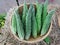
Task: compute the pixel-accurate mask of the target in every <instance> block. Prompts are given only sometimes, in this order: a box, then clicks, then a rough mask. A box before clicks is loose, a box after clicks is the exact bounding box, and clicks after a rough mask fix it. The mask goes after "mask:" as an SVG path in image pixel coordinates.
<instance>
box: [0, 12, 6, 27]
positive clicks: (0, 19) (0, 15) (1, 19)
mask: <svg viewBox="0 0 60 45" xmlns="http://www.w3.org/2000/svg"><path fill="white" fill-rule="evenodd" d="M5 17H6V13H0V28H1V27H3V26H4V23H5Z"/></svg>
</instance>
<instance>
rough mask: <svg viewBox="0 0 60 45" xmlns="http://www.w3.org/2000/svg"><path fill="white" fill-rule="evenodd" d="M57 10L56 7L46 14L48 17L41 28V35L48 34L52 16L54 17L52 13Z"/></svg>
mask: <svg viewBox="0 0 60 45" xmlns="http://www.w3.org/2000/svg"><path fill="white" fill-rule="evenodd" d="M54 12H55V9H54V10H51V11H50V12H49V13H48V15H47V16H46V19H45V21H44V23H43V27H42V30H41V36H42V35H44V34H46V33H47V31H48V28H49V26H50V23H51V18H52V15H53V14H54Z"/></svg>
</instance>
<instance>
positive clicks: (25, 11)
mask: <svg viewBox="0 0 60 45" xmlns="http://www.w3.org/2000/svg"><path fill="white" fill-rule="evenodd" d="M25 1H26V0H24V6H23V15H22V22H23V23H25V21H26V15H27V11H28V8H27V4H26V2H25Z"/></svg>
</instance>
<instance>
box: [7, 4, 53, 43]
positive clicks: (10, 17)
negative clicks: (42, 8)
mask: <svg viewBox="0 0 60 45" xmlns="http://www.w3.org/2000/svg"><path fill="white" fill-rule="evenodd" d="M29 5H30V4H27V6H28V8H29ZM34 6H35V9H36V5H35V4H34ZM15 8H17V7H14V8H11V9H10V10H9V12H8V14H7V15H8V16H9V17H7V18H9V20H7V21H8V23H9V26H8V27H9V28H10V30H9V31H10V34H12V36H13V37H14V39H16V40H18V41H20V42H23V43H37V42H40V41H42V40H44V39H45V38H46V37H47V36H48V35H49V34H50V32H51V30H52V22H51V24H50V27H49V29H48V32H47V33H46V34H45V35H44V36H42V37H40V36H38V37H37V38H36V39H33V38H30V39H29V40H28V41H26V40H21V39H20V38H19V37H18V36H17V35H15V34H13V32H12V31H11V19H12V15H13V11H14V9H15ZM18 8H19V10H18V11H19V13H22V9H23V4H22V5H20V6H19V7H18Z"/></svg>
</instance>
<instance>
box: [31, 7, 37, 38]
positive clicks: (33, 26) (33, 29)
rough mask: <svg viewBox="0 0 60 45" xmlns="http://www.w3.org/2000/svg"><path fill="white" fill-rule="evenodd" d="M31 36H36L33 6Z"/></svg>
mask: <svg viewBox="0 0 60 45" xmlns="http://www.w3.org/2000/svg"><path fill="white" fill-rule="evenodd" d="M32 36H33V37H34V38H36V37H37V21H36V17H35V8H34V6H33V9H32Z"/></svg>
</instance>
